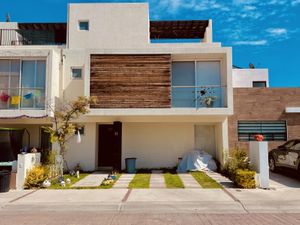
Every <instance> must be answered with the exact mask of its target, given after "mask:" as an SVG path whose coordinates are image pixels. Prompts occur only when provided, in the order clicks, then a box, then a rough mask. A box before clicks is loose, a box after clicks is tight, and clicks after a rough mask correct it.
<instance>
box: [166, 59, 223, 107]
mask: <svg viewBox="0 0 300 225" xmlns="http://www.w3.org/2000/svg"><path fill="white" fill-rule="evenodd" d="M222 92H223V90H222V86H221V72H220V62H219V61H185V62H184V61H178V62H173V63H172V106H173V107H207V106H213V107H222V105H223V98H222V96H223V93H222ZM209 98H210V99H211V100H212V101H211V104H210V105H208V104H207V101H206V100H207V99H209Z"/></svg>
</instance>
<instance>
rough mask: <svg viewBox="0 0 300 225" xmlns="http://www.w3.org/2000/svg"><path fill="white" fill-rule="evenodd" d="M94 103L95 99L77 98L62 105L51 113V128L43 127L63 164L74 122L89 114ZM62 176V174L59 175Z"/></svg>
mask: <svg viewBox="0 0 300 225" xmlns="http://www.w3.org/2000/svg"><path fill="white" fill-rule="evenodd" d="M92 103H95V98H93V97H91V98H88V97H78V99H77V100H75V101H71V102H67V103H63V104H61V106H59V107H57V108H56V109H53V108H51V107H50V108H51V110H52V111H53V114H54V116H53V127H46V126H45V127H43V128H44V129H45V131H46V132H48V133H49V134H50V141H51V143H55V142H57V143H58V145H59V147H60V151H59V154H60V155H61V156H62V159H63V162H65V153H66V150H67V142H68V140H69V139H70V138H71V137H73V136H74V134H75V130H76V126H75V124H74V120H76V119H78V118H79V117H80V116H82V115H84V114H87V113H88V112H89V105H90V104H92ZM61 175H62V174H61Z"/></svg>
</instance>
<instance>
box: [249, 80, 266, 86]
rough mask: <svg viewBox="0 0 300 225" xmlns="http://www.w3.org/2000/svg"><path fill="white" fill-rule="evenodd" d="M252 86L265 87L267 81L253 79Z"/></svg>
mask: <svg viewBox="0 0 300 225" xmlns="http://www.w3.org/2000/svg"><path fill="white" fill-rule="evenodd" d="M252 86H253V87H266V86H267V82H266V81H253V82H252Z"/></svg>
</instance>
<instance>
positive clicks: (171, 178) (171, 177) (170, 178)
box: [164, 173, 184, 188]
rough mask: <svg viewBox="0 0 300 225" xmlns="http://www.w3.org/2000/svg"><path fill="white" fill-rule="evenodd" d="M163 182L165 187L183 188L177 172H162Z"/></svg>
mask: <svg viewBox="0 0 300 225" xmlns="http://www.w3.org/2000/svg"><path fill="white" fill-rule="evenodd" d="M164 178H165V183H166V187H167V188H184V185H183V183H182V180H181V179H180V177H179V176H178V174H176V173H175V174H174V173H164Z"/></svg>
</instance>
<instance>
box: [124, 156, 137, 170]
mask: <svg viewBox="0 0 300 225" xmlns="http://www.w3.org/2000/svg"><path fill="white" fill-rule="evenodd" d="M135 164H136V158H126V159H125V165H126V171H127V173H135V172H136V168H135Z"/></svg>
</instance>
